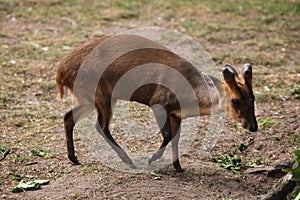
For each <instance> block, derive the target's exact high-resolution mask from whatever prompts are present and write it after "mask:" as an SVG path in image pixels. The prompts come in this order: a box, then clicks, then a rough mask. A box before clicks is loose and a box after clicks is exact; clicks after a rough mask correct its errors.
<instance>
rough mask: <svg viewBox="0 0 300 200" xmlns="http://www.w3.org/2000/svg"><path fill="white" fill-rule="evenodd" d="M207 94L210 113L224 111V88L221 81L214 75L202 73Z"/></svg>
mask: <svg viewBox="0 0 300 200" xmlns="http://www.w3.org/2000/svg"><path fill="white" fill-rule="evenodd" d="M203 76H204V79H205V81H206V84H207V87H208V88H209V95H210V98H211V108H210V114H217V113H221V112H224V111H225V97H226V95H225V90H224V86H223V82H222V81H221V80H219V79H218V78H216V77H213V76H209V75H206V74H203Z"/></svg>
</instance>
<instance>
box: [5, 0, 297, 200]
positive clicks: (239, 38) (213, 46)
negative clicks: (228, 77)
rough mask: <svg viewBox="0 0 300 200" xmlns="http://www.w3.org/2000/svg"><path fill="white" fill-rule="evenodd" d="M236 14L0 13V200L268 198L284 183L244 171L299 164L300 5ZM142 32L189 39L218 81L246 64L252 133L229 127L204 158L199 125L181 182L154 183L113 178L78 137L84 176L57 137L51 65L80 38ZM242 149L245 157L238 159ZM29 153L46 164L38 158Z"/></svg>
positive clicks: (170, 176) (219, 8) (278, 4)
mask: <svg viewBox="0 0 300 200" xmlns="http://www.w3.org/2000/svg"><path fill="white" fill-rule="evenodd" d="M238 2H239V1H226V2H225V3H224V2H223V3H220V2H217V1H209V2H197V1H190V2H185V1H182V2H181V1H158V0H157V1H132V0H129V1H125V2H123V1H119V0H114V1H101V2H98V1H92V0H91V1H81V0H77V1H59V0H55V1H45V2H44V1H34V0H31V1H25V2H22V1H9V0H4V1H1V4H0V16H1V30H0V41H1V42H0V45H1V46H0V54H1V58H0V152H1V154H0V159H1V156H2V155H3V158H4V159H2V160H0V199H223V200H225V199H227V200H229V199H260V198H262V197H263V196H264V195H265V194H267V193H269V192H270V191H271V189H272V187H273V186H274V185H276V183H278V181H279V179H280V177H282V176H283V174H282V173H276V174H270V173H269V174H268V173H266V172H260V173H251V174H249V173H247V170H248V169H249V167H247V163H251V162H252V161H254V160H259V161H260V162H259V163H258V164H257V165H256V166H255V167H256V168H258V167H268V166H275V165H276V163H278V162H282V161H288V160H291V159H294V153H293V152H294V150H295V149H297V148H300V117H299V110H300V102H299V98H300V94H299V93H300V89H299V88H300V62H299V58H300V46H299V44H300V24H299V20H300V4H299V2H297V1H293V0H290V1H289V3H287V2H286V1H275V0H274V1H268V2H267V3H266V2H264V1H258V0H253V1H249V2H242V3H238ZM145 26H159V27H164V28H169V29H172V30H177V31H180V32H182V33H184V34H186V35H189V36H190V37H192V38H193V39H195V40H196V41H198V42H199V43H200V44H201V45H202V46H203V47H204V49H205V50H206V51H207V52H208V53H209V54H210V55H211V57H212V59H213V61H214V62H215V63H216V65H217V67H218V68H219V69H220V70H221V69H222V67H223V66H224V64H225V63H230V64H232V65H233V66H237V68H241V66H242V65H244V64H245V63H248V62H249V63H252V64H253V73H254V75H253V87H254V92H255V95H256V116H257V120H258V124H259V130H258V131H257V132H255V133H250V132H248V131H246V130H244V129H243V128H241V126H240V125H238V124H236V123H235V122H233V121H231V120H230V119H229V118H226V119H225V123H224V129H223V131H222V132H221V135H220V137H219V140H218V142H217V144H216V146H215V147H214V148H213V149H212V150H211V152H209V154H207V155H206V156H199V149H200V148H201V145H202V142H203V138H204V134H205V133H206V131H207V129H206V128H205V124H201V126H200V127H199V128H200V129H199V131H198V132H196V133H194V134H196V139H195V140H194V141H193V142H192V143H191V145H190V146H189V148H188V149H187V151H185V152H183V154H182V155H181V157H180V159H181V164H182V166H183V168H184V169H185V172H183V173H177V172H175V171H174V169H173V167H172V166H166V167H164V168H162V169H159V170H156V171H154V173H137V172H121V171H118V170H116V169H113V168H111V167H109V166H106V165H104V164H103V163H102V162H100V161H98V160H97V159H95V157H93V156H92V155H91V153H90V152H89V151H88V150H87V149H88V148H87V147H85V146H84V144H83V142H82V139H81V137H80V136H79V134H77V133H78V132H75V148H76V153H77V157H78V158H79V160H80V161H81V163H82V164H81V165H80V166H74V165H72V164H71V163H70V161H69V160H68V159H67V156H66V144H65V135H64V128H63V115H64V113H65V112H66V111H68V110H69V109H70V108H71V107H72V99H71V98H70V97H69V98H68V99H67V100H63V101H60V100H59V99H58V95H57V90H56V84H55V74H56V69H57V64H58V62H59V61H60V60H61V59H62V58H63V56H65V55H66V54H67V53H68V52H69V51H70V50H71V49H72V48H73V47H75V46H76V45H78V44H80V43H82V42H84V41H86V40H87V38H92V37H97V36H99V35H102V34H111V33H118V32H120V31H124V30H129V29H132V28H138V27H145ZM137 116H139V115H137ZM140 117H141V119H142V118H143V116H140ZM114 123H115V124H118V122H117V121H115V122H114ZM112 129H113V130H114V127H112ZM136 130H138V128H136ZM112 132H114V131H112ZM153 132H155V133H157V132H158V130H153ZM113 135H114V133H113ZM119 135H122V133H120V132H119V131H118V133H117V130H116V132H115V136H116V137H117V138H118V140H119V143H120V144H121V146H122V145H123V146H126V145H127V146H133V147H134V146H137V149H138V148H139V147H141V146H144V147H145V148H151V149H156V148H157V146H158V145H159V143H160V142H159V140H160V139H161V138H159V137H156V135H155V137H156V138H155V139H153V141H148V140H147V141H146V140H145V141H131V142H130V143H128V142H127V141H126V142H124V141H122V137H118V136H119ZM154 141H158V142H154ZM250 141H251V142H250ZM242 144H246V145H247V147H246V148H245V149H242V150H239V147H240V146H241V145H242ZM34 150H40V151H42V152H45V153H46V155H40V156H37V155H36V154H35V153H34ZM233 150H234V151H233ZM4 152H8V154H7V155H6V154H5V157H4ZM222 154H231V155H232V154H234V155H235V156H238V157H239V158H241V172H242V173H243V174H242V176H238V175H235V174H234V173H233V172H232V171H231V170H228V169H224V168H222V167H220V163H216V162H213V159H214V158H219V157H220V156H221V155H222ZM37 179H47V180H50V183H49V184H48V185H42V187H41V189H39V190H35V191H26V192H21V193H12V192H11V191H10V190H11V189H12V188H13V187H14V186H16V185H17V184H18V182H19V181H20V180H25V181H32V180H37Z"/></svg>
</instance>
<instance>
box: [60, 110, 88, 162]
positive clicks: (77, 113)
mask: <svg viewBox="0 0 300 200" xmlns="http://www.w3.org/2000/svg"><path fill="white" fill-rule="evenodd" d="M92 110H93V108H92V107H90V106H86V105H78V106H76V107H75V108H73V109H72V110H70V111H69V112H67V113H66V114H65V116H64V127H65V133H66V140H67V150H68V158H69V160H70V161H71V162H72V163H73V164H75V165H79V164H80V163H79V161H78V160H77V158H76V156H75V150H74V141H73V129H74V126H75V124H76V122H77V121H79V120H80V119H81V118H84V117H85V116H87V115H88V113H90V112H91V111H92Z"/></svg>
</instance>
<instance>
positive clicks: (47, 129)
mask: <svg viewBox="0 0 300 200" xmlns="http://www.w3.org/2000/svg"><path fill="white" fill-rule="evenodd" d="M56 127H58V124H56V125H54V126H51V127H48V128H45V129H44V131H45V132H46V131H49V130H51V129H54V128H56Z"/></svg>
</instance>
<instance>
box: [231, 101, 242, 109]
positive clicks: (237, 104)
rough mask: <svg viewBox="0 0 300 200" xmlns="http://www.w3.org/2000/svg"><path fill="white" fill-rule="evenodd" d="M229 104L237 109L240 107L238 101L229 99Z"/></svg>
mask: <svg viewBox="0 0 300 200" xmlns="http://www.w3.org/2000/svg"><path fill="white" fill-rule="evenodd" d="M231 104H232V105H233V106H234V107H236V108H238V107H239V106H240V101H239V100H238V99H231Z"/></svg>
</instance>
